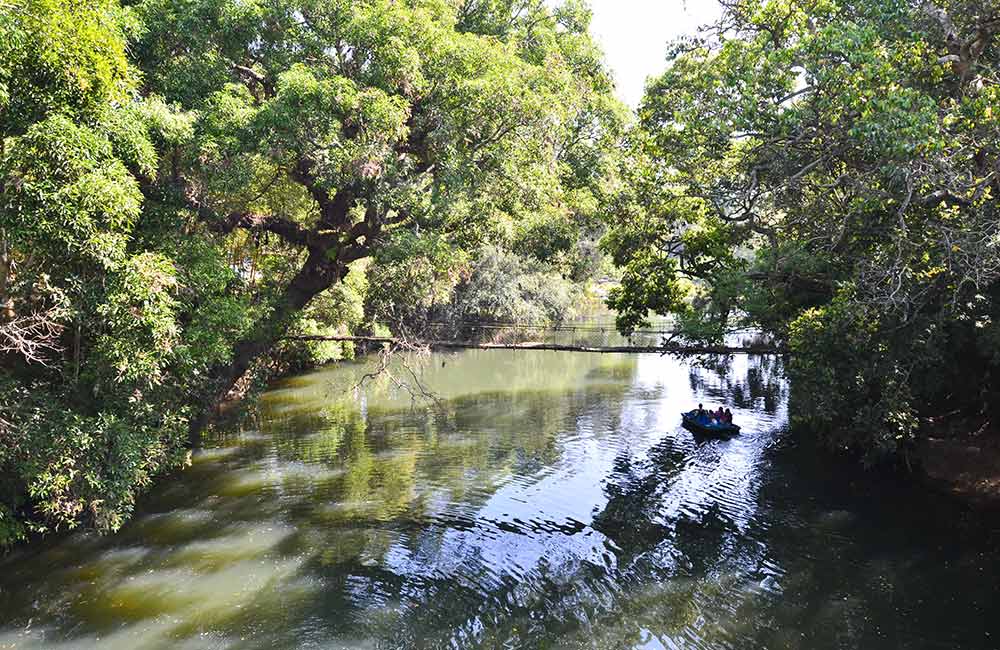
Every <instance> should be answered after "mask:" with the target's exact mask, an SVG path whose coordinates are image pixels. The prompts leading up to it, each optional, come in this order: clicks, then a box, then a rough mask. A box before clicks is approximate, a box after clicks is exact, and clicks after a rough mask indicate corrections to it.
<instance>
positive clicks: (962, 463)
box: [915, 431, 1000, 509]
mask: <svg viewBox="0 0 1000 650" xmlns="http://www.w3.org/2000/svg"><path fill="white" fill-rule="evenodd" d="M915 456H916V459H917V462H918V463H919V466H920V470H919V471H920V473H921V475H922V478H923V480H924V481H925V482H926V483H928V484H929V485H930V486H932V487H933V488H935V489H937V490H940V491H943V492H946V493H948V494H951V495H954V496H955V497H958V498H960V499H962V500H963V501H967V502H969V503H971V504H972V505H975V506H978V507H986V508H991V509H993V508H997V509H1000V436H998V435H996V433H995V432H993V431H983V432H981V433H978V434H973V435H965V436H959V437H944V436H931V437H928V438H926V439H924V440H922V441H921V442H920V443H919V444H918V445H917V450H916V454H915Z"/></svg>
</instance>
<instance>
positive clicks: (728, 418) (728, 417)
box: [722, 409, 733, 424]
mask: <svg viewBox="0 0 1000 650" xmlns="http://www.w3.org/2000/svg"><path fill="white" fill-rule="evenodd" d="M722 421H723V423H725V424H732V423H733V412H732V411H730V410H729V409H726V412H725V413H723V414H722Z"/></svg>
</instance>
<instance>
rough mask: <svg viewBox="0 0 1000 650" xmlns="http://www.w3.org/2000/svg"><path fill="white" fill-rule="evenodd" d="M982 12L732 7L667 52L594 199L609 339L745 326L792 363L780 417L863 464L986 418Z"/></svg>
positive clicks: (860, 6)
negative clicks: (789, 395)
mask: <svg viewBox="0 0 1000 650" xmlns="http://www.w3.org/2000/svg"><path fill="white" fill-rule="evenodd" d="M988 16H989V14H988V13H983V12H981V11H980V8H979V5H978V4H977V3H974V2H965V1H964V0H942V1H939V2H926V3H911V2H886V3H875V2H867V3H866V2H849V1H840V0H817V1H811V2H796V3H792V2H787V1H785V0H740V1H738V2H732V3H727V4H726V11H725V15H724V17H723V18H722V20H721V21H720V23H719V24H718V25H717V26H715V28H714V30H715V31H713V32H708V33H703V34H701V35H699V36H697V37H693V38H689V39H686V40H684V41H682V42H679V43H677V46H676V47H675V48H674V50H673V53H672V54H671V58H670V61H669V65H668V67H667V70H666V72H664V73H663V75H662V76H661V77H660V78H658V79H655V80H653V81H652V82H651V83H650V85H649V87H648V89H647V93H646V97H645V99H644V102H643V104H642V106H641V108H640V110H639V118H640V124H639V125H637V127H636V128H635V130H634V131H633V132H632V133H631V134H630V137H629V141H630V146H629V148H628V156H627V159H626V163H625V167H624V169H623V171H622V176H623V178H624V179H625V180H626V181H627V182H626V183H625V185H624V186H623V188H622V190H621V191H620V192H618V194H617V195H616V196H613V197H612V200H611V201H609V202H608V203H607V211H606V213H607V217H608V220H609V222H610V224H611V232H610V233H609V235H608V237H607V238H606V240H605V244H604V245H605V247H606V249H607V250H608V251H609V252H610V253H611V254H612V256H613V257H614V258H615V261H616V263H617V264H618V265H619V266H620V267H622V268H623V269H624V277H623V282H622V286H621V289H619V290H618V291H616V292H615V293H613V294H612V297H611V304H612V305H613V306H614V307H616V308H618V309H619V311H620V326H621V327H622V329H624V330H629V329H631V328H634V327H635V326H636V325H637V324H639V323H642V322H643V319H644V318H645V315H646V313H647V310H653V311H656V312H659V313H664V312H675V313H681V314H684V321H683V322H686V323H690V324H693V325H694V330H692V331H691V332H690V333H691V334H692V336H694V337H702V338H718V337H719V336H721V335H722V333H723V332H724V331H725V330H726V329H727V327H729V326H731V325H733V324H745V325H751V326H755V327H758V328H761V329H763V330H764V331H766V332H767V333H769V334H771V335H773V336H775V337H776V338H777V339H778V340H779V341H785V342H786V343H787V344H788V345H789V347H790V349H791V350H792V352H793V353H794V355H793V356H792V357H791V361H790V364H789V366H788V367H789V373H790V375H791V376H792V377H793V379H794V385H793V396H794V397H795V400H794V402H795V404H797V405H798V408H797V410H796V414H797V416H798V417H799V418H800V419H802V420H807V421H808V422H809V423H810V424H812V425H813V426H814V428H815V429H817V430H819V431H821V433H822V436H823V438H824V439H825V440H827V441H829V442H830V443H831V444H832V445H834V446H836V447H845V446H847V447H851V448H853V449H857V450H860V451H862V452H865V453H867V454H869V455H874V456H878V455H881V454H891V453H895V452H896V451H897V450H900V449H905V447H906V443H907V442H908V441H910V440H911V439H912V437H913V435H914V430H915V423H916V419H915V418H917V417H918V416H919V415H931V414H935V413H940V412H943V411H946V410H947V411H951V410H954V409H955V408H961V409H982V408H993V407H992V406H990V405H989V404H988V403H987V402H986V401H984V400H986V399H987V398H986V397H985V396H984V392H983V391H982V390H980V388H979V387H980V386H983V385H988V384H990V383H991V377H992V376H993V373H994V372H995V365H994V362H993V361H992V360H993V359H994V358H995V354H994V350H995V349H996V348H995V347H994V344H993V341H994V338H993V337H992V330H991V323H992V322H993V321H992V313H993V311H994V307H993V302H992V298H991V296H992V295H993V294H994V293H995V287H996V285H997V283H998V281H1000V250H998V248H997V242H998V241H1000V237H998V234H1000V233H998V230H997V227H996V224H997V219H996V217H997V204H996V200H997V197H998V195H1000V184H998V182H997V176H996V174H995V173H994V172H995V168H996V161H997V153H996V148H995V143H996V141H997V137H998V135H1000V132H998V127H997V124H998V122H997V120H996V118H995V115H997V114H998V113H997V111H998V110H1000V105H998V103H997V102H998V100H1000V91H998V87H997V85H996V73H997V70H998V67H1000V59H998V50H997V47H996V40H997V35H998V32H1000V26H998V24H997V23H996V21H995V20H994V19H991V18H989V17H988ZM977 296H979V297H980V298H977ZM713 322H714V323H715V327H712V326H710V324H711V323H713ZM695 330H696V331H695ZM950 350H961V353H962V354H963V356H964V357H965V358H966V359H967V361H968V362H969V363H968V365H969V370H970V371H969V372H966V373H964V374H959V373H956V372H955V371H954V370H953V369H952V368H951V366H954V355H953V354H950V353H949V351H950ZM987 350H988V351H987Z"/></svg>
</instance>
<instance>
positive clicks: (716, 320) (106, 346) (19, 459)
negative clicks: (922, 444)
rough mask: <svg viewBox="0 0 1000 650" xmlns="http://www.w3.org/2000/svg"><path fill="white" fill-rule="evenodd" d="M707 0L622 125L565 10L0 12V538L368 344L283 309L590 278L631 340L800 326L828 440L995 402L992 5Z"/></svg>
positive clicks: (224, 1)
mask: <svg viewBox="0 0 1000 650" xmlns="http://www.w3.org/2000/svg"><path fill="white" fill-rule="evenodd" d="M723 5H724V11H723V15H722V18H721V19H720V20H719V22H718V23H716V24H714V25H710V26H706V28H705V29H703V30H702V31H701V32H700V33H698V34H697V35H694V36H691V37H690V38H687V39H684V40H682V41H680V42H676V43H674V44H672V46H671V49H670V52H669V55H668V60H667V66H666V71H665V72H664V73H663V75H662V76H660V77H659V78H656V79H653V80H651V81H650V83H649V85H648V87H647V92H646V96H645V98H644V100H643V102H642V105H641V106H640V108H639V110H638V114H637V115H636V116H631V115H630V114H629V111H628V110H627V109H626V108H625V107H624V106H623V105H622V104H621V103H620V102H619V100H617V99H616V98H615V95H614V82H613V80H612V77H611V75H610V73H609V72H608V70H607V68H606V65H605V63H604V61H603V55H602V53H601V51H600V49H599V48H598V47H597V46H596V45H595V42H594V40H593V38H592V37H591V35H590V33H589V21H590V14H589V10H588V8H587V7H586V5H585V4H583V3H581V2H577V1H576V0H569V1H567V2H565V3H560V4H558V5H555V6H553V5H552V4H551V3H545V2H540V1H536V0H463V1H460V0H407V1H405V2H398V1H393V0H365V1H363V2H349V1H346V0H251V1H239V0H188V1H185V2H175V1H172V0H143V1H140V2H127V1H121V2H120V1H119V0H94V1H93V2H87V3H78V2H72V1H69V0H14V2H7V3H0V308H2V312H0V359H2V366H0V443H2V444H0V544H5V543H10V542H12V541H16V540H19V539H23V538H24V537H25V536H27V535H28V534H30V533H33V532H38V533H41V532H46V531H51V530H59V529H67V528H73V527H76V526H80V525H84V526H90V527H94V528H96V529H99V530H102V531H111V530H116V529H118V528H119V527H120V526H121V525H122V523H123V522H124V521H125V520H126V519H127V517H128V516H129V514H130V513H131V511H132V508H133V506H134V504H135V500H136V497H137V495H138V494H140V493H141V492H142V491H143V490H144V489H146V488H147V487H148V486H149V485H150V484H151V482H152V481H153V480H155V478H156V477H157V476H159V475H162V474H163V473H165V472H167V471H170V470H173V469H176V468H180V467H183V466H184V465H185V463H186V462H187V460H188V456H189V450H190V448H191V447H193V446H197V445H198V443H199V437H200V435H201V434H202V432H203V431H204V429H205V428H206V427H207V426H209V425H210V424H211V420H212V418H213V416H214V415H215V413H216V412H217V409H218V406H219V405H220V404H221V403H223V402H224V401H225V400H226V399H227V398H231V397H233V396H239V395H243V394H246V393H247V392H248V391H251V390H253V389H254V387H259V386H261V385H263V384H264V383H265V382H266V381H268V380H269V379H270V378H273V377H274V376H276V375H277V374H280V373H283V372H288V371H289V370H295V369H299V368H303V367H307V366H310V365H314V364H318V363H323V362H326V361H331V360H336V359H340V358H344V357H350V356H351V355H353V353H354V351H353V349H352V348H351V347H350V345H349V344H341V343H330V342H326V343H318V342H302V341H292V340H289V339H288V337H289V336H292V335H316V334H338V333H339V334H343V333H376V332H380V331H381V332H385V331H389V332H393V333H403V334H407V333H414V332H417V333H419V331H420V328H421V326H422V325H424V324H426V323H428V322H431V321H434V322H440V321H445V322H451V323H455V324H456V326H459V324H461V323H463V322H470V321H471V322H481V321H504V320H526V321H532V322H545V321H555V320H559V319H562V318H565V317H567V316H570V315H572V311H573V309H574V307H575V306H576V305H578V304H580V303H581V300H582V297H583V295H584V293H585V289H586V285H587V284H588V282H590V281H592V280H593V279H595V278H597V277H599V276H603V275H607V274H612V275H614V274H620V277H621V283H620V286H619V287H618V288H616V289H615V290H613V291H612V293H611V296H610V298H609V304H610V306H611V307H612V308H614V309H615V310H616V311H617V313H618V324H619V327H620V329H621V330H622V331H623V332H626V333H627V332H631V331H633V330H634V329H636V328H638V327H640V326H641V325H642V324H643V323H645V322H647V320H648V318H649V315H650V314H661V315H671V316H674V317H675V318H676V322H677V323H678V324H679V326H680V327H681V328H682V330H683V335H684V337H685V338H686V339H687V340H689V341H704V342H718V341H720V340H722V339H723V337H725V336H726V335H727V333H728V332H731V331H732V330H733V329H734V328H737V327H746V326H749V327H752V328H754V329H756V330H759V331H760V332H762V333H763V334H764V335H767V336H769V337H771V338H772V339H774V340H775V341H776V342H778V343H779V344H780V345H782V346H783V347H784V348H786V349H787V350H788V351H789V360H788V365H787V371H788V375H789V378H790V380H791V382H792V413H793V415H794V416H795V417H796V418H797V420H798V421H799V423H800V425H801V427H802V430H804V431H810V432H813V433H814V434H815V435H817V436H819V437H820V438H821V439H822V440H824V441H825V442H827V443H829V444H830V446H832V447H836V448H842V449H848V450H851V451H853V452H857V453H860V454H862V455H863V456H864V457H865V458H866V459H868V460H878V459H883V458H891V457H894V456H896V455H898V454H904V455H905V454H906V453H907V450H908V449H910V448H911V446H912V444H913V443H914V441H915V440H916V439H917V438H918V437H919V436H921V435H924V434H925V433H926V431H927V427H928V426H930V425H929V423H939V422H940V419H941V417H942V416H949V417H952V418H958V419H961V420H962V421H967V422H978V423H979V424H982V420H983V418H984V417H985V416H986V415H988V413H990V412H991V411H992V410H993V409H994V408H996V406H997V403H998V401H1000V399H998V397H1000V396H998V394H997V392H996V390H995V389H993V388H992V384H993V380H994V372H995V370H996V369H997V368H998V364H1000V323H998V322H995V319H994V317H996V318H1000V313H998V311H1000V304H998V299H1000V284H998V282H1000V250H998V245H1000V225H998V220H997V214H996V211H997V194H998V193H1000V150H998V143H1000V139H998V132H1000V121H998V116H1000V85H998V82H1000V76H998V75H1000V69H998V66H1000V49H998V43H997V41H996V34H997V32H1000V10H998V9H997V8H996V7H993V6H991V5H990V4H989V3H985V2H983V3H980V2H976V1H974V0H936V1H933V2H932V1H930V0H926V1H925V0H893V1H889V2H882V1H879V2H876V1H872V0H859V1H856V2H850V1H847V0H809V1H807V2H792V1H790V0H726V2H724V3H723ZM994 109H996V110H997V114H996V115H995V114H994ZM612 264H613V265H614V266H615V267H617V270H612V269H611V268H610V267H611V265H612ZM977 417H978V418H979V419H978V420H977V419H976V418H977Z"/></svg>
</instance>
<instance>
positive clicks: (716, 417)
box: [712, 406, 726, 424]
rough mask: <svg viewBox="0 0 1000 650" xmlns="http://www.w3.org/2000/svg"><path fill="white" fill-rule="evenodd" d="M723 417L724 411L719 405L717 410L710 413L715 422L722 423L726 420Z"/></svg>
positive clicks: (724, 415) (724, 416)
mask: <svg viewBox="0 0 1000 650" xmlns="http://www.w3.org/2000/svg"><path fill="white" fill-rule="evenodd" d="M725 418H726V412H725V411H723V410H722V407H721V406H720V407H719V410H718V411H716V412H715V413H713V414H712V419H713V420H714V421H715V424H723V423H724V422H725V421H726V420H725Z"/></svg>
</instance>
